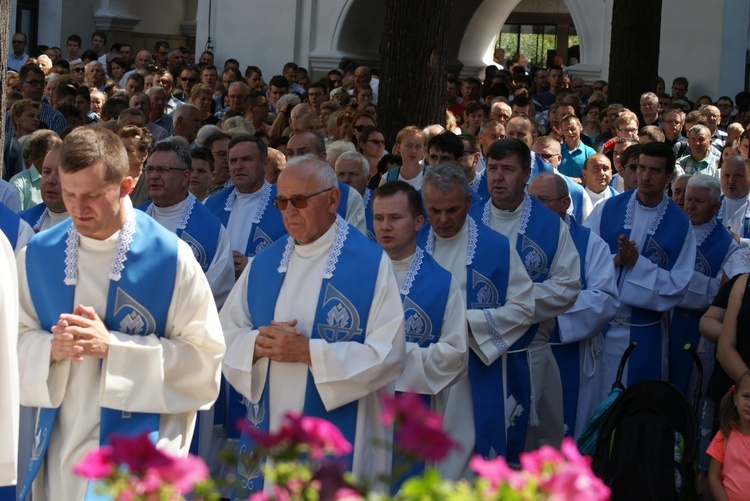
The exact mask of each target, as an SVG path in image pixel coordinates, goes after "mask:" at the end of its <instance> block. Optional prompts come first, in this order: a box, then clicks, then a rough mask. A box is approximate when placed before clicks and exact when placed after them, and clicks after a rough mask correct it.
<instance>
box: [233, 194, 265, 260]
mask: <svg viewBox="0 0 750 501" xmlns="http://www.w3.org/2000/svg"><path fill="white" fill-rule="evenodd" d="M234 192H235V194H236V195H237V199H236V200H235V201H234V206H233V207H232V212H231V213H230V214H229V222H228V223H227V231H229V241H230V242H231V243H232V250H234V251H237V252H239V253H240V254H245V250H246V249H247V241H248V239H249V238H250V230H251V229H252V224H251V222H252V221H253V220H254V219H255V214H256V213H257V212H258V209H259V208H260V202H261V199H262V198H263V188H262V187H261V188H260V189H258V190H256V191H255V192H254V193H240V192H239V191H237V190H236V189H235V190H234ZM266 210H276V209H275V208H273V207H268V208H266Z"/></svg>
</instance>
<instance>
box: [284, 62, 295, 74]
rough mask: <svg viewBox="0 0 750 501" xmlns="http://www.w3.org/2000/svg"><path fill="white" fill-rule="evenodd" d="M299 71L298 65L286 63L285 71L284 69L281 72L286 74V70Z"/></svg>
mask: <svg viewBox="0 0 750 501" xmlns="http://www.w3.org/2000/svg"><path fill="white" fill-rule="evenodd" d="M298 69H299V66H297V63H292V62H289V63H286V64H285V65H284V69H282V70H281V71H282V72H284V71H286V70H294V71H297V70H298Z"/></svg>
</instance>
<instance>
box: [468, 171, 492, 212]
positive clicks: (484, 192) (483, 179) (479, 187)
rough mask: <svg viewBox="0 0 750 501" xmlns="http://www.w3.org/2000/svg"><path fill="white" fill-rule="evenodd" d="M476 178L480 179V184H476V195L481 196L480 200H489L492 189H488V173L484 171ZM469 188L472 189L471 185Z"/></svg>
mask: <svg viewBox="0 0 750 501" xmlns="http://www.w3.org/2000/svg"><path fill="white" fill-rule="evenodd" d="M476 176H477V177H478V178H479V182H478V183H476V187H475V188H474V190H476V193H477V195H479V199H480V200H487V199H488V198H490V189H489V188H488V187H487V171H484V172H482V173H481V174H477V175H476ZM472 184H473V183H472ZM469 187H470V188H471V185H470V186H469ZM472 195H473V193H472ZM472 201H473V199H472ZM472 205H473V204H472Z"/></svg>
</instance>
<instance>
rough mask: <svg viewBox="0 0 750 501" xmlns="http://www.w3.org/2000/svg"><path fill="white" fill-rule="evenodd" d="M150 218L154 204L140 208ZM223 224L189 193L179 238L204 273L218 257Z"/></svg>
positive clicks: (178, 234)
mask: <svg viewBox="0 0 750 501" xmlns="http://www.w3.org/2000/svg"><path fill="white" fill-rule="evenodd" d="M138 209H140V210H142V211H143V212H145V213H146V214H148V215H149V216H153V215H154V203H153V202H146V203H144V204H142V205H139V206H138ZM220 231H221V222H220V221H219V220H218V218H217V217H216V216H214V215H213V214H212V213H211V211H209V210H208V209H207V208H205V207H204V206H203V204H202V203H200V202H199V201H198V199H197V198H195V196H194V195H193V194H192V193H188V196H187V201H186V202H185V207H184V208H183V210H182V214H181V215H180V221H179V222H178V223H177V236H178V237H180V239H181V240H182V241H184V242H185V243H186V244H188V245H189V246H190V248H191V249H192V251H193V255H194V256H195V259H196V260H197V261H198V264H200V265H201V269H202V270H203V273H205V272H207V271H208V268H209V266H211V263H212V262H213V261H214V257H215V256H216V248H217V246H218V243H219V232H220Z"/></svg>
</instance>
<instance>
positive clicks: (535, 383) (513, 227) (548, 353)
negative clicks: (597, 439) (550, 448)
mask: <svg viewBox="0 0 750 501" xmlns="http://www.w3.org/2000/svg"><path fill="white" fill-rule="evenodd" d="M527 203H530V198H529V197H528V196H525V197H524V201H523V202H522V203H521V205H519V206H518V207H517V208H516V209H515V210H513V211H506V210H501V209H498V208H497V207H495V206H494V205H493V204H492V201H489V202H488V205H489V206H490V211H491V215H492V217H491V219H490V227H491V228H492V229H493V230H495V231H497V232H498V233H502V234H503V235H505V236H506V237H508V240H510V245H511V247H513V248H514V249H515V248H516V240H517V239H518V230H519V228H520V226H521V219H522V216H523V214H524V207H525V205H526V204H527ZM544 210H547V209H544ZM531 217H532V218H533V217H534V216H533V212H532V216H531ZM558 221H559V225H558V227H557V252H555V257H554V258H553V259H552V262H551V263H550V267H549V275H550V278H549V279H547V280H545V281H544V282H541V283H534V305H535V306H534V318H533V323H535V324H539V330H538V331H537V333H536V335H535V336H534V339H533V340H532V341H531V344H530V345H529V347H528V350H529V353H530V358H531V374H532V391H533V392H534V394H535V395H536V405H537V408H538V411H537V412H538V415H539V423H540V426H531V425H529V428H528V432H527V435H526V450H530V449H536V448H538V447H539V446H541V445H542V444H545V443H546V444H550V445H554V446H558V445H559V442H560V441H561V440H562V435H561V433H562V431H563V427H564V425H563V422H562V398H561V397H562V388H560V391H559V392H558V391H557V390H556V389H554V388H555V387H556V385H559V384H560V383H559V381H560V379H559V378H560V370H559V369H558V367H557V362H555V359H554V355H552V350H551V349H550V348H549V335H550V332H552V329H553V327H554V326H555V322H554V319H555V317H557V316H559V315H561V314H563V313H565V312H566V311H567V310H568V309H569V308H570V307H571V306H572V305H573V303H575V300H576V298H577V297H578V294H579V292H580V290H581V264H580V260H579V256H578V251H577V250H576V247H575V244H574V243H573V239H572V238H571V236H570V230H569V229H568V225H567V224H565V221H563V220H562V219H561V218H558ZM529 224H533V221H532V222H530V223H529ZM550 231H555V229H554V228H550ZM524 271H525V268H524Z"/></svg>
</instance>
